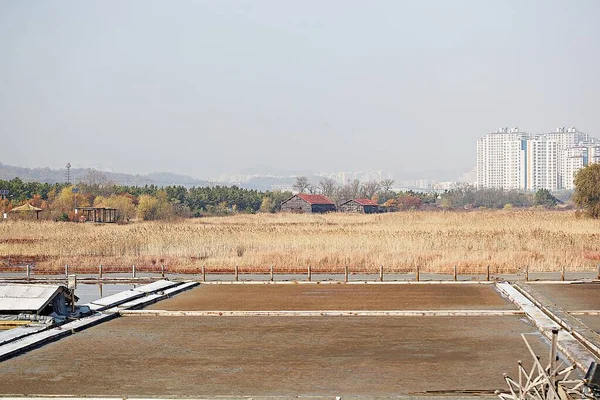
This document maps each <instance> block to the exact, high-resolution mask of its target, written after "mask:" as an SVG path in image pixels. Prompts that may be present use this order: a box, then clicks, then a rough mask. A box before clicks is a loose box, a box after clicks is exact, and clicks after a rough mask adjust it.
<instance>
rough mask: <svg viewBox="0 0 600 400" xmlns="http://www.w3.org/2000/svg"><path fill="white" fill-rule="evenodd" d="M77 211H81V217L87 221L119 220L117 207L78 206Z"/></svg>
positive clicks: (106, 221) (112, 221)
mask: <svg viewBox="0 0 600 400" xmlns="http://www.w3.org/2000/svg"><path fill="white" fill-rule="evenodd" d="M75 212H76V213H80V212H81V217H82V218H83V219H84V221H85V222H97V223H100V224H110V223H114V222H117V209H116V208H108V207H83V208H76V209H75Z"/></svg>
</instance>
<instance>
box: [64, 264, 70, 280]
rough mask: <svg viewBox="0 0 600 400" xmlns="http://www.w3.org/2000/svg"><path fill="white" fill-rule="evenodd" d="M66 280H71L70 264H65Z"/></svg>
mask: <svg viewBox="0 0 600 400" xmlns="http://www.w3.org/2000/svg"><path fill="white" fill-rule="evenodd" d="M65 278H69V264H65Z"/></svg>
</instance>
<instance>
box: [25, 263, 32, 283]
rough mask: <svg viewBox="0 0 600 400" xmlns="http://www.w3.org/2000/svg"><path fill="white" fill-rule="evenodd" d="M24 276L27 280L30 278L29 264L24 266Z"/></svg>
mask: <svg viewBox="0 0 600 400" xmlns="http://www.w3.org/2000/svg"><path fill="white" fill-rule="evenodd" d="M25 275H26V276H27V280H29V278H31V265H29V264H27V265H26V266H25Z"/></svg>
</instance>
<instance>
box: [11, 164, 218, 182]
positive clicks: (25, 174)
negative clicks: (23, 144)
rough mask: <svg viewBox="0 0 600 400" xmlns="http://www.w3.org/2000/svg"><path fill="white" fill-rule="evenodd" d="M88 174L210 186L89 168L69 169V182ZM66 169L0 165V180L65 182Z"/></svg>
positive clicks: (171, 177) (166, 176) (185, 179)
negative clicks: (17, 179)
mask: <svg viewBox="0 0 600 400" xmlns="http://www.w3.org/2000/svg"><path fill="white" fill-rule="evenodd" d="M90 172H94V173H95V174H96V175H97V173H98V172H100V173H101V174H102V175H103V176H104V177H106V180H107V181H108V182H112V183H115V184H118V185H128V186H144V185H156V186H170V185H180V186H185V187H192V186H210V184H209V182H207V181H203V180H199V179H194V178H192V177H190V176H187V175H179V174H173V173H170V172H153V173H150V174H144V175H132V174H124V173H118V172H105V171H97V170H94V169H91V168H71V182H81V181H84V180H85V179H86V178H87V177H88V176H89V175H90ZM66 173H67V170H66V169H64V168H63V169H50V168H23V167H15V166H12V165H4V164H2V163H0V179H3V180H11V179H14V178H20V179H21V180H23V181H25V182H46V183H57V182H65V181H66V179H67V178H66Z"/></svg>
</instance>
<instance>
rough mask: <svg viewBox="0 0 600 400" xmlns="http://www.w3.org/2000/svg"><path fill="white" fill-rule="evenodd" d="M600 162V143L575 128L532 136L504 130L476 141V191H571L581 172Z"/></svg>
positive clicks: (517, 131) (512, 130) (515, 129)
mask: <svg viewBox="0 0 600 400" xmlns="http://www.w3.org/2000/svg"><path fill="white" fill-rule="evenodd" d="M598 162H600V141H599V140H598V139H596V138H592V137H590V136H589V135H588V134H587V133H583V132H580V131H578V130H577V129H576V128H574V127H571V128H568V129H567V128H558V129H556V132H549V133H539V134H531V133H526V132H521V131H520V130H519V128H512V129H508V128H502V129H499V130H497V131H496V132H492V133H489V134H487V135H486V136H484V137H482V138H479V139H478V140H477V187H479V188H503V189H509V190H510V189H519V190H538V189H548V190H561V189H564V190H572V189H574V184H573V180H574V177H575V174H576V173H577V171H579V170H580V169H581V168H583V167H585V166H587V165H589V164H593V163H598Z"/></svg>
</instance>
